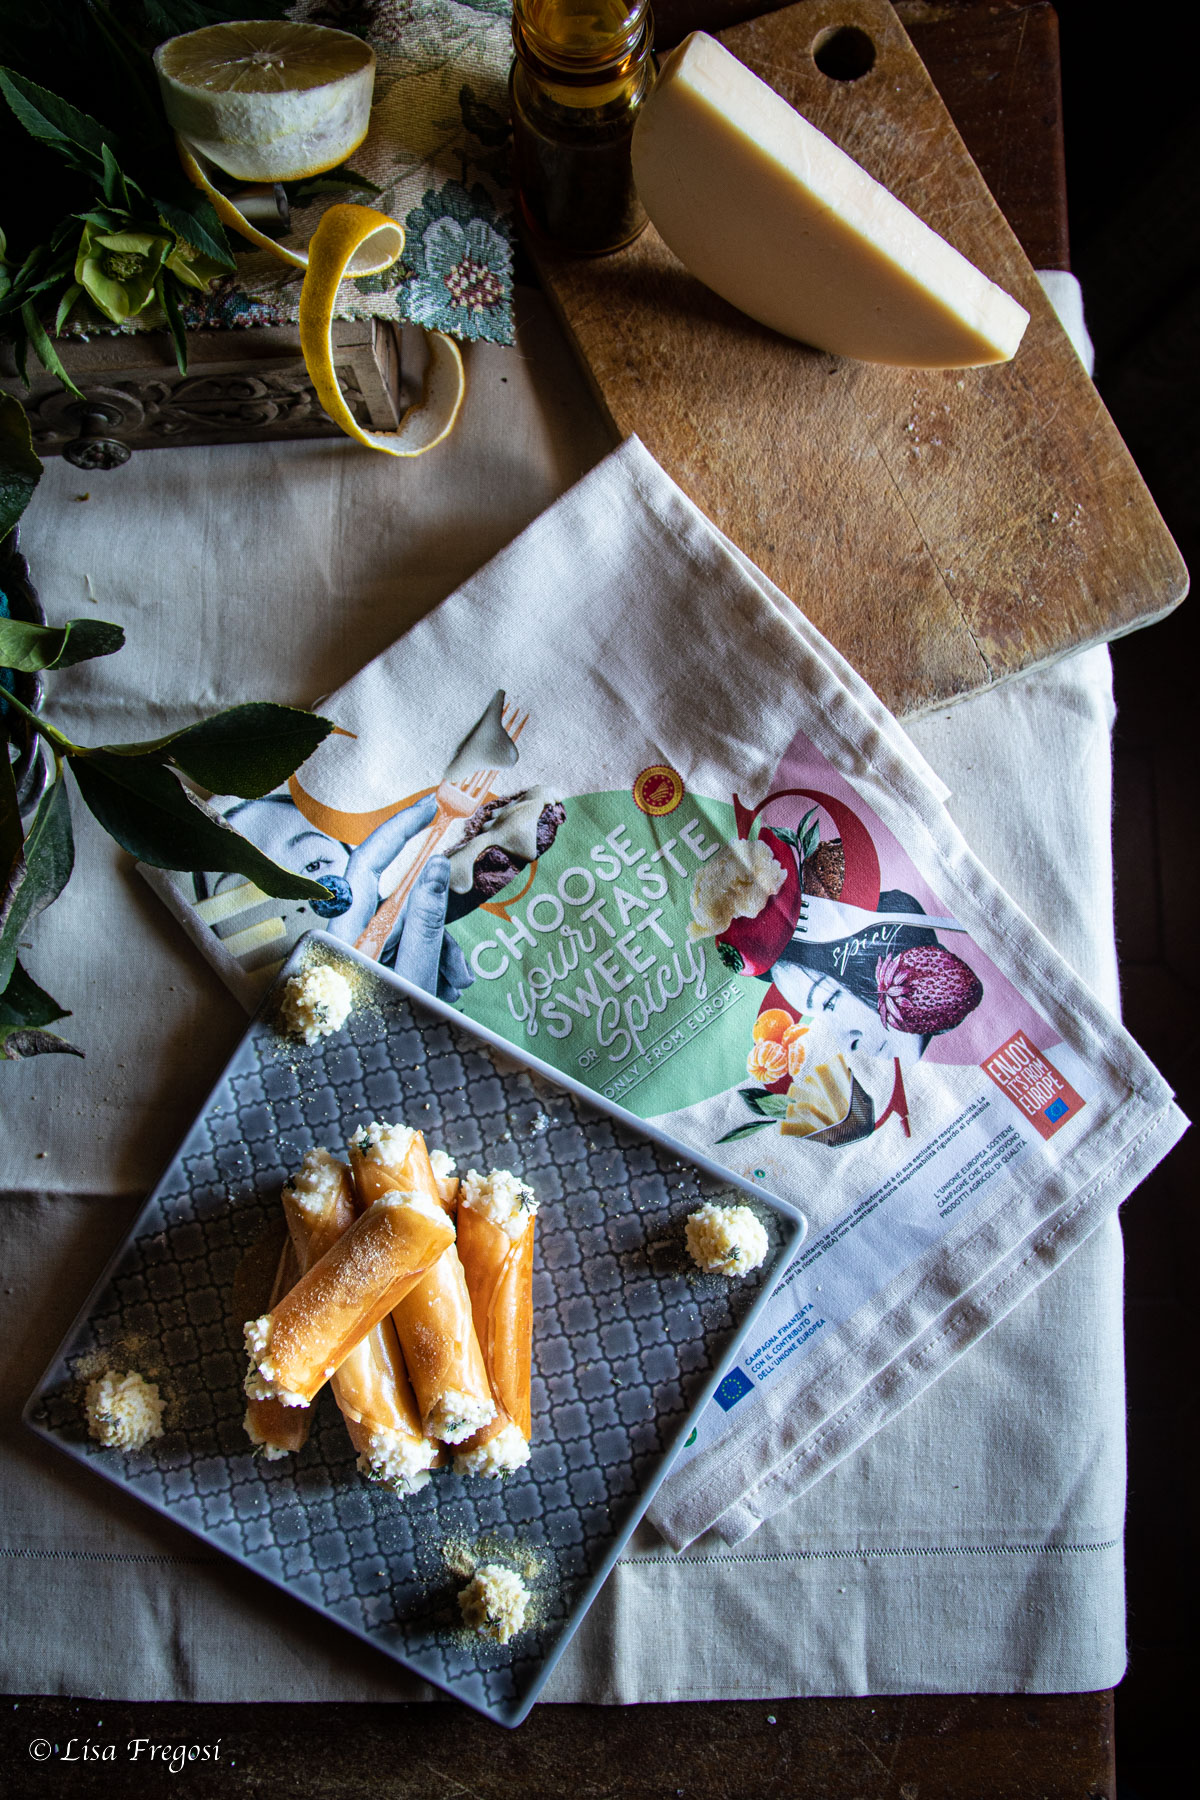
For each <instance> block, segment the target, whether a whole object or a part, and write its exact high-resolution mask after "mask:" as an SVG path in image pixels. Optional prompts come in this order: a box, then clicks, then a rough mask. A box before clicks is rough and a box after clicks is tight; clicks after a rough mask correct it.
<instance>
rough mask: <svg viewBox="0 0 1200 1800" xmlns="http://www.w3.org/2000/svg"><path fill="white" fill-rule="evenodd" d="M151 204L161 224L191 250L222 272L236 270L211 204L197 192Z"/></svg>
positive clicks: (154, 201) (193, 190) (226, 240)
mask: <svg viewBox="0 0 1200 1800" xmlns="http://www.w3.org/2000/svg"><path fill="white" fill-rule="evenodd" d="M192 196H194V198H193V197H192ZM150 204H151V206H153V207H155V208H156V209H157V211H158V215H159V217H160V219H161V220H162V222H163V224H164V225H166V226H167V227H168V228H169V229H170V230H171V231H173V232H174V233H175V235H176V236H177V237H181V238H183V240H184V242H185V243H188V244H190V245H191V246H192V249H193V250H199V251H200V252H201V254H202V255H204V256H208V257H211V258H212V260H213V262H216V263H220V265H221V267H222V268H223V269H229V270H230V271H231V272H232V271H233V270H234V269H236V268H237V264H236V262H235V261H234V259H233V251H232V250H231V249H230V248H229V239H228V238H227V237H226V236H225V229H224V227H223V225H222V224H221V221H220V219H218V217H217V215H216V213H215V212H214V211H213V205H212V201H211V200H207V199H206V198H205V197H204V195H203V194H202V193H200V192H199V190H198V189H192V190H191V193H190V194H189V195H188V196H186V197H179V196H176V197H173V198H172V199H170V200H163V199H160V198H159V197H158V196H155V197H154V198H153V199H152V200H151V202H150Z"/></svg>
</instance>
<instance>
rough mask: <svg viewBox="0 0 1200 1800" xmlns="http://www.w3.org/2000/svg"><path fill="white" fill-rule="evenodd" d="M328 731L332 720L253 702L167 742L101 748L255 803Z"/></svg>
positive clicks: (215, 716)
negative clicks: (160, 764)
mask: <svg viewBox="0 0 1200 1800" xmlns="http://www.w3.org/2000/svg"><path fill="white" fill-rule="evenodd" d="M332 730H333V721H332V720H331V719H323V718H322V717H321V715H320V714H319V713H311V712H305V711H303V709H302V708H300V707H298V706H275V705H272V704H271V703H269V702H267V701H252V702H250V703H249V704H248V705H246V706H231V707H230V708H229V709H228V711H227V712H219V713H214V714H213V716H212V718H210V719H201V720H200V722H199V724H198V725H188V726H186V727H185V728H184V729H183V730H182V731H175V732H172V733H171V735H170V736H169V737H162V738H154V739H152V740H151V741H150V742H148V743H144V744H105V745H104V746H103V748H104V750H105V752H106V753H108V754H109V755H112V756H131V757H153V758H157V759H160V760H161V759H162V758H163V757H169V758H170V759H171V761H172V762H174V763H175V764H176V765H177V767H179V768H180V769H182V770H183V772H184V774H185V775H190V776H191V777H192V780H193V781H198V782H199V783H200V784H201V786H202V787H206V788H208V789H209V791H210V793H214V794H237V795H239V796H240V797H241V798H242V799H244V800H257V799H259V798H261V796H262V795H263V794H269V793H271V792H272V791H273V790H274V789H275V788H277V787H278V786H279V784H280V782H281V781H286V780H287V778H288V776H289V775H290V774H291V773H292V772H293V770H295V769H298V768H299V767H300V764H301V763H302V762H304V761H305V759H306V758H307V757H309V756H311V755H312V753H313V751H314V750H315V749H316V747H317V745H318V744H320V743H322V742H323V741H324V739H325V738H327V737H328V736H329V733H330V732H331V731H332ZM203 866H204V867H205V868H210V867H215V866H216V865H215V864H208V863H206V864H204V865H203Z"/></svg>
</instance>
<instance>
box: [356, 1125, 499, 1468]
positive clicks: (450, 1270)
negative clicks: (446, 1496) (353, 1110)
mask: <svg viewBox="0 0 1200 1800" xmlns="http://www.w3.org/2000/svg"><path fill="white" fill-rule="evenodd" d="M350 1158H351V1162H352V1163H353V1166H354V1179H355V1182H356V1184H357V1186H358V1191H359V1196H360V1198H361V1199H362V1200H364V1201H365V1200H366V1199H367V1198H368V1197H369V1196H372V1195H374V1194H377V1193H380V1192H386V1189H385V1187H384V1184H385V1183H390V1182H398V1183H399V1184H400V1185H401V1186H402V1187H404V1188H411V1189H414V1190H415V1191H417V1192H419V1193H421V1194H422V1195H424V1196H425V1197H427V1198H428V1199H429V1200H430V1201H431V1202H433V1201H434V1200H435V1198H436V1203H437V1204H439V1205H444V1204H445V1201H444V1198H443V1188H442V1186H441V1185H440V1184H439V1180H438V1175H437V1173H436V1172H435V1170H434V1166H433V1162H432V1160H431V1158H430V1155H429V1151H428V1149H427V1148H426V1144H425V1139H424V1138H423V1137H422V1135H421V1133H420V1132H419V1131H411V1130H410V1129H409V1128H408V1127H407V1126H404V1125H384V1124H381V1123H380V1122H379V1121H376V1122H375V1123H373V1124H371V1125H369V1126H367V1127H365V1128H364V1130H362V1131H360V1132H357V1133H356V1134H355V1136H354V1139H353V1141H352V1143H351V1146H350ZM446 1160H447V1161H448V1160H449V1159H448V1158H447V1159H446ZM446 1173H448V1172H447V1171H444V1172H443V1180H445V1177H446ZM392 1318H393V1320H394V1321H395V1325H396V1331H397V1334H398V1336H399V1338H400V1347H401V1349H402V1350H403V1352H404V1361H405V1363H406V1365H407V1367H408V1373H409V1377H410V1379H411V1381H412V1384H413V1391H414V1392H415V1394H416V1397H417V1405H418V1406H419V1408H420V1410H421V1420H422V1423H423V1424H424V1427H425V1431H426V1434H427V1435H428V1436H429V1437H433V1438H437V1439H438V1440H439V1442H441V1443H444V1444H460V1443H462V1441H463V1440H464V1439H465V1438H469V1437H471V1436H472V1434H473V1433H474V1432H476V1431H478V1430H479V1428H480V1426H481V1425H486V1424H489V1423H490V1422H491V1420H492V1419H494V1418H495V1416H496V1407H495V1402H494V1401H493V1399H492V1390H491V1384H490V1383H489V1381H488V1375H487V1369H486V1368H485V1367H484V1362H483V1354H482V1351H481V1350H480V1347H479V1342H478V1340H477V1338H476V1336H475V1325H474V1321H473V1316H472V1311H471V1296H470V1294H469V1293H468V1292H467V1284H466V1281H465V1279H464V1277H463V1271H462V1264H461V1263H460V1262H459V1260H458V1255H457V1252H456V1251H455V1250H454V1247H453V1245H452V1246H451V1247H450V1248H449V1249H448V1250H447V1251H446V1252H445V1253H444V1255H443V1256H442V1257H441V1258H440V1259H439V1261H438V1262H437V1263H435V1264H434V1266H433V1268H432V1269H430V1271H429V1273H428V1274H427V1275H425V1276H424V1277H423V1278H422V1280H421V1281H419V1282H418V1283H417V1285H416V1286H415V1287H414V1288H412V1289H411V1290H410V1291H409V1293H407V1294H406V1295H405V1297H404V1298H403V1300H401V1301H400V1302H399V1304H398V1305H397V1306H396V1307H395V1308H394V1309H393V1312H392Z"/></svg>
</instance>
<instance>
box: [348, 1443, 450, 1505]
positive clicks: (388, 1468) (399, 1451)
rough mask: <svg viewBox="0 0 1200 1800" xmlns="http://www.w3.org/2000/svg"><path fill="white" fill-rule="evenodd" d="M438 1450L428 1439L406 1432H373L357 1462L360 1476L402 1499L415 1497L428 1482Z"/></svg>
mask: <svg viewBox="0 0 1200 1800" xmlns="http://www.w3.org/2000/svg"><path fill="white" fill-rule="evenodd" d="M437 1452H438V1447H437V1445H436V1444H435V1443H433V1442H431V1441H430V1439H429V1438H415V1437H412V1436H411V1435H410V1434H409V1433H408V1432H407V1431H373V1432H372V1433H371V1435H370V1438H369V1439H368V1440H367V1446H366V1449H365V1450H364V1451H363V1453H362V1455H361V1456H360V1457H359V1459H358V1467H359V1471H360V1473H361V1474H363V1475H365V1476H366V1477H367V1479H368V1481H377V1482H378V1483H379V1484H380V1486H381V1487H386V1488H390V1489H391V1490H392V1492H393V1493H394V1494H398V1495H399V1496H400V1497H401V1498H403V1497H404V1496H405V1495H407V1494H419V1493H420V1491H421V1489H422V1488H423V1487H426V1486H427V1485H428V1482H429V1471H430V1469H431V1468H432V1467H433V1463H434V1459H435V1458H436V1456H437Z"/></svg>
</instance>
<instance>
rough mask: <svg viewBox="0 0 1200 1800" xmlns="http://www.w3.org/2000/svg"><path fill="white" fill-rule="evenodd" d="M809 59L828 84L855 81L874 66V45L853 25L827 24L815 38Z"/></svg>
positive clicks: (864, 33)
mask: <svg viewBox="0 0 1200 1800" xmlns="http://www.w3.org/2000/svg"><path fill="white" fill-rule="evenodd" d="M812 57H813V61H814V62H815V63H816V65H817V67H818V69H820V71H821V73H822V75H828V77H829V79H830V81H858V80H859V79H860V78H861V77H862V76H863V75H867V74H869V73H870V71H871V70H872V69H873V68H874V67H875V45H874V44H873V43H872V41H871V39H870V38H869V37H868V36H867V34H866V32H865V31H860V30H859V28H858V26H857V25H831V26H829V27H828V28H827V29H826V30H825V31H822V32H821V33H820V34H819V35H818V37H817V39H816V41H815V42H814V44H813V48H812Z"/></svg>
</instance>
